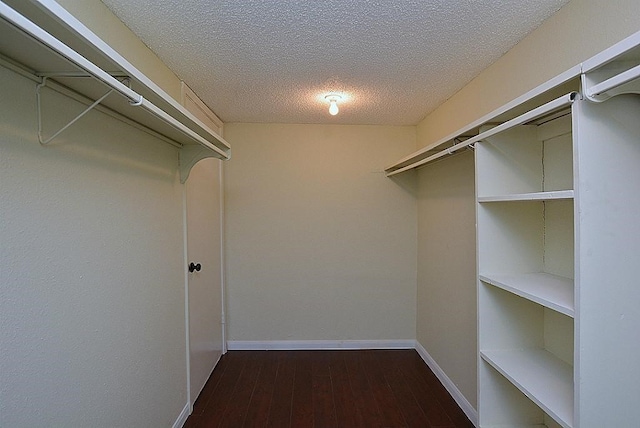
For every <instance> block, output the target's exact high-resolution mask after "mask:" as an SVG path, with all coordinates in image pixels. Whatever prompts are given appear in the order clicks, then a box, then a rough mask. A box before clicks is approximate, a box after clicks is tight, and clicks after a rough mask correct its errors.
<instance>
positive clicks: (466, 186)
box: [417, 0, 640, 405]
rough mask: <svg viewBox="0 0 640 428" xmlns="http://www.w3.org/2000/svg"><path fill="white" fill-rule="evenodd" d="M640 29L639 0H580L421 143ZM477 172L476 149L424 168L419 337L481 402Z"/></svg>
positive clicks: (422, 131) (427, 128)
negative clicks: (476, 277) (473, 157)
mask: <svg viewBox="0 0 640 428" xmlns="http://www.w3.org/2000/svg"><path fill="white" fill-rule="evenodd" d="M637 30H640V2H638V1H637V0H615V1H606V2H605V1H601V0H572V1H571V2H570V3H569V4H568V5H567V6H565V7H564V8H563V9H561V10H560V11H559V12H558V13H557V14H556V15H554V16H552V17H551V18H550V19H549V20H547V21H546V22H545V23H543V25H542V26H541V27H540V28H538V29H537V30H536V31H534V32H533V33H531V34H530V35H529V36H528V37H526V38H525V39H524V40H522V41H521V42H520V43H519V44H518V45H517V46H515V47H514V48H513V49H512V50H511V51H509V52H508V53H507V54H505V55H504V56H503V57H502V58H501V59H500V60H498V61H497V62H496V63H494V64H493V65H492V66H491V67H489V68H488V69H487V70H485V71H484V72H482V73H481V74H480V75H479V76H478V77H476V78H475V79H474V80H473V81H472V82H471V83H469V84H468V85H467V86H465V87H464V88H463V89H462V90H461V91H459V92H458V93H457V94H456V95H454V96H453V97H451V98H450V99H449V100H448V101H447V102H445V103H444V104H443V105H441V106H440V107H439V108H438V109H436V110H435V111H433V112H431V113H430V114H429V115H428V116H427V117H426V118H425V119H424V120H423V121H422V122H421V123H420V124H418V127H417V140H418V146H419V147H424V146H426V145H428V144H430V143H433V142H435V141H436V140H438V139H440V138H442V137H444V136H446V135H448V134H450V133H453V132H455V131H456V130H457V129H460V128H462V127H463V126H465V125H466V124H468V123H470V122H472V121H474V120H476V119H479V118H480V117H482V116H483V115H485V114H487V113H489V112H491V111H493V110H495V109H496V108H498V107H500V106H501V105H503V104H505V103H506V102H508V101H511V100H512V99H514V98H517V97H518V96H520V95H522V94H523V93H525V92H527V91H528V90H530V89H532V88H534V87H536V86H538V85H539V84H541V83H544V82H545V81H546V80H548V79H550V78H552V77H554V76H556V75H558V74H560V73H561V72H563V71H565V70H567V69H569V68H570V67H572V66H574V65H577V64H578V63H580V62H581V61H583V60H585V59H587V58H589V57H591V56H592V55H594V54H596V53H598V52H599V51H601V50H603V49H605V48H607V47H608V46H610V45H612V44H614V43H616V42H618V41H620V40H622V39H623V38H625V37H627V36H629V35H631V34H632V33H634V32H635V31H637ZM472 170H473V163H472V161H471V155H470V154H463V155H460V156H454V157H451V158H449V159H446V160H444V161H441V162H439V163H435V164H433V165H429V166H427V167H425V168H423V169H421V170H419V183H420V197H419V203H418V206H419V213H418V223H419V226H418V229H419V234H420V242H419V246H418V266H419V270H418V310H417V320H418V325H417V338H418V341H419V342H420V343H421V344H422V345H423V346H424V347H425V348H426V350H427V351H428V352H429V353H430V354H431V355H432V356H433V357H434V359H435V360H436V362H437V363H438V365H440V367H441V368H442V369H443V370H444V371H445V373H446V374H447V376H448V377H449V378H450V379H451V380H452V381H453V383H454V384H455V385H456V386H457V387H458V389H460V390H461V392H462V393H463V394H464V395H465V397H466V399H467V400H468V401H469V402H470V403H471V404H472V405H476V404H477V397H476V363H475V355H476V341H475V335H476V323H477V320H476V308H475V305H471V304H470V302H471V301H472V300H475V293H476V291H475V287H476V284H475V280H474V276H473V275H474V271H475V263H476V257H475V230H474V228H473V227H472V225H473V224H474V223H473V222H474V220H475V218H474V217H473V216H472V213H473V210H474V196H473V195H474V193H473V190H474V176H473V173H472ZM443 231H446V233H444V232H443ZM434 323H435V324H434Z"/></svg>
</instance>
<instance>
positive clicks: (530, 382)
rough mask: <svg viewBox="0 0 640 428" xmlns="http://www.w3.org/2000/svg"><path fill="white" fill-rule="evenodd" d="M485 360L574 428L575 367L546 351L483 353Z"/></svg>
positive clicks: (556, 417) (494, 351)
mask: <svg viewBox="0 0 640 428" xmlns="http://www.w3.org/2000/svg"><path fill="white" fill-rule="evenodd" d="M480 355H481V357H482V359H483V360H485V361H486V362H487V363H489V364H490V365H491V366H492V367H493V368H494V369H496V370H497V371H498V372H499V373H500V374H502V375H503V376H504V377H506V378H507V379H508V380H509V381H510V382H511V383H513V384H514V385H515V386H516V387H517V388H518V389H519V390H520V391H522V393H523V394H524V395H526V396H527V397H528V398H529V399H530V400H531V401H533V402H534V403H536V404H537V405H538V406H539V407H540V408H541V409H542V410H544V411H545V413H547V414H548V415H549V416H551V417H552V418H553V419H554V420H555V421H556V422H558V423H559V424H560V425H562V426H563V427H565V428H571V427H572V426H573V368H572V367H571V365H569V364H567V363H565V362H564V361H562V360H560V359H559V358H557V357H555V356H554V355H553V354H551V353H550V352H547V351H545V350H543V349H519V350H508V351H504V350H484V351H480Z"/></svg>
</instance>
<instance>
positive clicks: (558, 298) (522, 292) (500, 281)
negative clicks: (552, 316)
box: [480, 273, 575, 318]
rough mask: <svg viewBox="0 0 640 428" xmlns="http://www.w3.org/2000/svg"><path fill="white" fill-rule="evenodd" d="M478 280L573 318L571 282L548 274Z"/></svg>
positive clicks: (482, 278) (490, 276)
mask: <svg viewBox="0 0 640 428" xmlns="http://www.w3.org/2000/svg"><path fill="white" fill-rule="evenodd" d="M480 280H481V281H483V282H486V283H487V284H491V285H493V286H495V287H498V288H501V289H503V290H506V291H509V292H511V293H513V294H516V295H518V296H520V297H523V298H525V299H528V300H531V301H532V302H535V303H538V304H540V305H542V306H544V307H547V308H549V309H553V310H554V311H557V312H560V313H562V314H564V315H567V316H569V317H572V318H573V316H574V314H575V309H574V294H573V290H574V285H573V280H572V279H569V278H563V277H560V276H557V275H551V274H548V273H524V274H508V275H504V274H503V275H494V274H487V275H482V274H481V275H480Z"/></svg>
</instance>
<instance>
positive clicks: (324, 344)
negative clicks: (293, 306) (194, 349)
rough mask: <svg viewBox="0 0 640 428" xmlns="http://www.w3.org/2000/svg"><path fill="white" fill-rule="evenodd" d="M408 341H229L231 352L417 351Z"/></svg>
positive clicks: (412, 342) (228, 345) (409, 340)
mask: <svg viewBox="0 0 640 428" xmlns="http://www.w3.org/2000/svg"><path fill="white" fill-rule="evenodd" d="M415 346H416V341H415V340H412V339H407V340H268V341H260V340H229V341H228V342H227V348H228V349H229V350H230V351H285V350H286V351H289V350H306V349H323V350H334V349H415Z"/></svg>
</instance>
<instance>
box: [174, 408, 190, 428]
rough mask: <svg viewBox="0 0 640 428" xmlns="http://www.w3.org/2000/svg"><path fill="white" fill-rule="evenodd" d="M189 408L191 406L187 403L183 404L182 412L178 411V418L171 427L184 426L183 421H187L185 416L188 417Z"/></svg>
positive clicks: (178, 427)
mask: <svg viewBox="0 0 640 428" xmlns="http://www.w3.org/2000/svg"><path fill="white" fill-rule="evenodd" d="M190 408H191V406H189V403H187V404H185V405H184V408H183V409H182V412H180V416H178V419H176V421H175V422H174V423H173V428H182V427H183V426H184V424H185V422H187V418H188V417H189V409H190Z"/></svg>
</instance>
